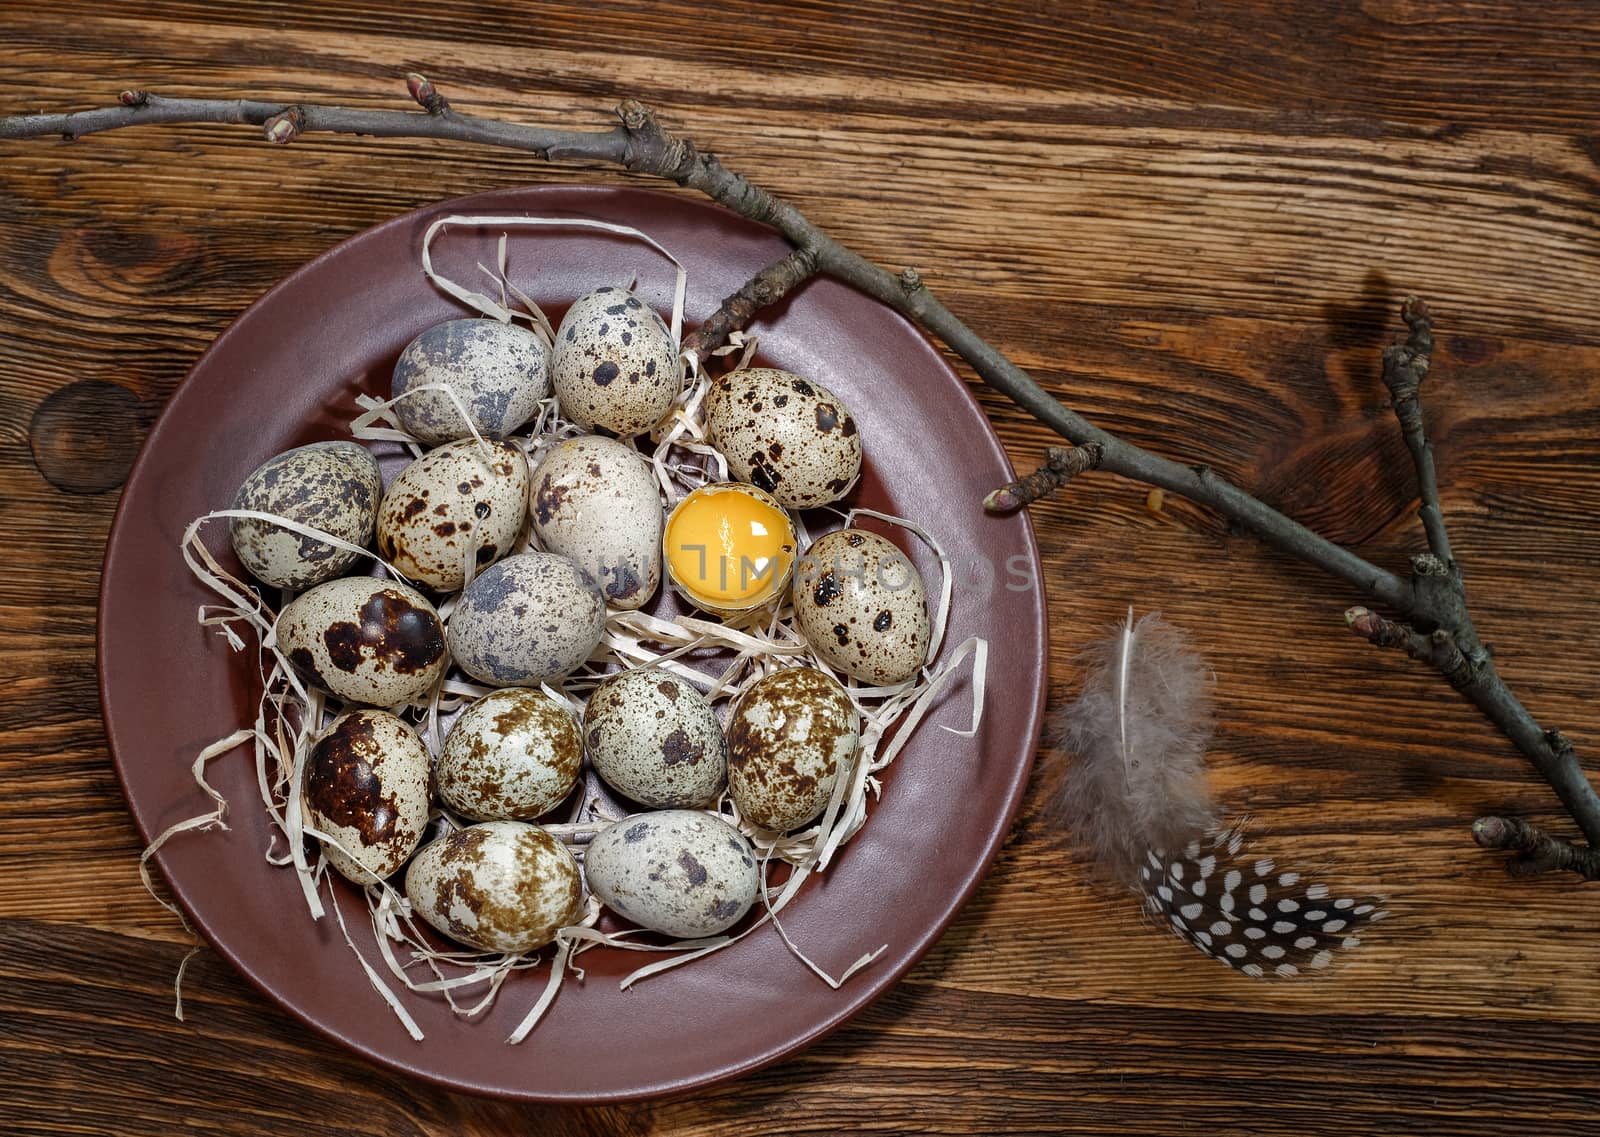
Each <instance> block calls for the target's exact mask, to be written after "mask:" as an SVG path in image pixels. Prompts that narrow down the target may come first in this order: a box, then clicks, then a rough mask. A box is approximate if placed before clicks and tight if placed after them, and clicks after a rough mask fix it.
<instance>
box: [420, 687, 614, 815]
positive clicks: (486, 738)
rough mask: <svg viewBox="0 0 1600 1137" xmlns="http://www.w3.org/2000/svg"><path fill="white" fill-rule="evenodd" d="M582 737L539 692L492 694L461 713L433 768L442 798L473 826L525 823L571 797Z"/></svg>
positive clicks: (565, 715)
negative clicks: (493, 822)
mask: <svg viewBox="0 0 1600 1137" xmlns="http://www.w3.org/2000/svg"><path fill="white" fill-rule="evenodd" d="M582 766H583V737H582V735H580V734H579V733H578V723H577V720H576V719H574V718H573V717H572V713H571V712H570V711H568V710H567V708H566V707H564V706H562V705H561V704H560V703H558V702H556V701H555V700H554V699H552V698H550V696H548V695H546V694H544V693H543V692H541V691H529V690H526V689H524V688H512V689H508V690H504V691H491V692H490V693H489V694H487V695H485V696H484V697H483V698H481V699H479V700H478V701H477V702H475V703H473V704H472V705H471V706H470V707H468V708H467V709H466V710H464V711H462V712H461V715H460V717H459V718H457V719H456V721H455V724H454V725H453V726H451V728H450V733H449V734H448V735H446V736H445V740H444V746H443V748H441V750H440V752H439V761H438V764H437V765H436V766H435V768H434V776H435V778H436V780H437V782H438V787H439V797H440V799H441V800H443V802H444V803H445V804H446V805H448V806H449V807H450V808H451V809H453V810H455V811H456V812H457V813H459V814H461V815H462V816H463V817H469V818H471V819H472V820H474V821H528V820H532V819H533V818H535V817H538V816H539V815H540V814H544V813H548V812H549V811H550V810H552V809H554V808H555V807H556V806H557V805H560V804H561V801H562V799H563V798H565V797H566V796H567V795H568V794H569V793H571V792H572V787H573V786H575V785H577V783H578V772H579V770H580V768H581V767H582Z"/></svg>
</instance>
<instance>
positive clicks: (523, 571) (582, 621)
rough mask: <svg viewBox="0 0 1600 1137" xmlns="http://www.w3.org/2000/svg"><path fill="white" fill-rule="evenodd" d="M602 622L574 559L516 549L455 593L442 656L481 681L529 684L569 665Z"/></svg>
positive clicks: (574, 665)
mask: <svg viewBox="0 0 1600 1137" xmlns="http://www.w3.org/2000/svg"><path fill="white" fill-rule="evenodd" d="M605 627H606V604H605V601H604V600H603V599H602V598H601V596H600V590H599V589H598V588H596V587H595V585H594V581H593V580H591V579H590V578H589V575H588V574H587V573H585V572H584V571H583V570H582V569H581V568H579V567H578V564H577V562H576V561H573V560H570V559H568V558H567V557H563V556H559V555H557V554H556V553H519V554H517V555H516V556H513V557H507V558H506V559H505V560H503V561H501V562H500V563H499V564H495V565H490V566H489V567H488V568H487V569H485V570H484V571H483V572H481V573H479V574H478V575H477V576H476V577H475V578H474V579H473V581H472V583H471V584H469V585H467V587H466V589H465V590H463V591H462V593H461V598H460V600H459V601H458V602H457V603H456V607H455V611H454V612H453V613H451V616H450V629H449V639H450V654H451V655H452V656H453V657H454V658H455V661H456V662H457V663H458V664H460V665H461V670H463V671H465V672H466V673H467V674H468V675H470V676H472V677H473V678H474V679H477V680H480V681H481V682H484V683H492V684H494V685H496V686H499V687H537V686H539V684H541V683H547V682H550V681H551V680H554V679H559V678H561V677H562V676H563V675H567V674H569V673H570V672H573V671H575V670H577V669H578V667H579V666H581V665H582V664H583V662H584V660H586V659H588V658H589V653H590V652H592V651H594V649H595V647H596V646H597V645H598V644H599V643H600V637H601V636H602V635H603V634H604V633H605Z"/></svg>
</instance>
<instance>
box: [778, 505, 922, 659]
mask: <svg viewBox="0 0 1600 1137" xmlns="http://www.w3.org/2000/svg"><path fill="white" fill-rule="evenodd" d="M791 595H792V598H793V601H794V618H795V623H796V624H797V625H799V628H800V631H801V633H802V634H803V635H804V636H805V637H806V642H807V643H809V644H810V645H811V649H812V650H813V651H815V652H816V653H817V655H818V656H819V657H820V658H821V659H822V660H823V662H825V663H827V664H828V666H830V667H833V668H836V669H838V670H839V671H842V672H844V673H845V674H846V675H849V676H851V677H852V678H855V679H859V680H860V681H861V682H863V683H868V684H871V685H873V686H889V685H891V684H895V683H903V682H905V681H906V680H907V679H910V678H911V677H912V676H914V675H916V673H917V672H918V671H919V670H921V668H922V665H923V664H924V663H926V662H927V659H928V644H929V623H928V598H927V590H926V589H925V588H924V586H923V583H922V575H921V574H920V573H919V572H917V566H916V565H914V564H912V563H911V560H910V558H908V557H907V556H906V555H905V554H904V553H903V552H901V551H900V550H899V549H898V548H896V547H895V545H894V543H893V542H891V541H889V540H888V539H887V538H884V537H880V536H879V535H878V534H876V533H872V532H869V531H868V530H865V529H840V530H838V531H837V532H833V533H829V534H827V535H826V536H824V537H819V538H817V540H816V541H815V542H813V543H812V546H811V548H810V549H808V550H807V551H806V554H805V556H803V557H801V558H800V561H799V563H798V564H796V565H795V575H794V584H793V589H792V593H791Z"/></svg>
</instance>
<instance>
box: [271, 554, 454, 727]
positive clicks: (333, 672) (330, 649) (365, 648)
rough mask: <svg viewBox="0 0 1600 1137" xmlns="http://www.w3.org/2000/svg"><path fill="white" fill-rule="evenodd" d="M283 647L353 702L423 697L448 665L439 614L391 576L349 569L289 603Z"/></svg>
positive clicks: (281, 619) (280, 633) (282, 624)
mask: <svg viewBox="0 0 1600 1137" xmlns="http://www.w3.org/2000/svg"><path fill="white" fill-rule="evenodd" d="M276 633H277V640H278V648H279V650H280V651H282V652H283V654H284V655H285V656H286V657H288V659H289V662H290V663H292V664H293V665H294V666H295V668H296V669H297V670H298V671H299V672H300V673H301V674H302V675H303V676H305V678H306V679H308V680H309V681H310V682H312V683H314V684H316V685H317V686H319V687H321V688H322V689H323V690H325V691H328V692H330V693H331V694H334V695H337V696H338V697H339V698H341V699H345V700H347V701H349V702H353V703H365V704H367V705H368V706H374V707H392V706H395V705H397V704H400V703H412V702H416V701H418V700H419V699H422V698H423V697H424V696H426V695H427V694H428V692H429V691H430V690H432V688H433V685H434V684H435V683H436V682H438V680H439V676H441V675H443V674H444V670H445V668H446V667H448V666H449V664H450V657H449V656H448V655H446V654H445V634H444V627H443V625H442V624H441V623H440V621H439V613H438V612H436V611H434V608H433V605H432V604H430V603H428V600H427V598H426V597H425V596H423V595H422V593H420V592H418V591H417V590H416V589H414V588H412V587H410V586H409V585H404V584H401V583H400V582H399V581H394V580H379V579H378V578H377V577H371V576H347V577H342V578H340V579H339V580H330V581H328V582H327V583H326V584H319V585H317V586H316V587H315V588H313V589H310V590H309V591H306V592H302V593H301V594H300V595H299V596H297V597H296V598H295V599H294V600H293V601H291V602H290V603H289V604H287V605H285V606H284V609H283V611H282V612H280V613H279V614H278V623H277V626H276Z"/></svg>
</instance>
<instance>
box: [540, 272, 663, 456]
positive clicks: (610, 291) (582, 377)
mask: <svg viewBox="0 0 1600 1137" xmlns="http://www.w3.org/2000/svg"><path fill="white" fill-rule="evenodd" d="M550 374H551V378H552V380H553V382H554V384H555V390H556V397H557V398H558V399H559V400H560V402H561V411H562V413H563V414H564V415H566V417H567V418H569V419H571V420H572V421H573V422H576V423H578V424H579V425H581V426H584V427H597V426H598V427H604V428H605V429H606V430H609V431H611V432H612V433H613V434H619V435H623V436H625V437H627V436H632V435H635V434H639V433H640V432H642V431H645V430H649V429H650V428H651V427H652V426H654V425H655V424H656V423H657V422H659V421H660V420H661V417H662V416H663V415H665V414H666V413H667V408H668V407H670V406H672V400H673V399H675V398H677V396H678V391H679V389H680V388H681V387H682V385H683V364H682V361H681V360H680V359H679V358H678V349H677V347H676V346H675V345H674V344H673V342H672V333H671V332H669V331H668V330H667V325H666V324H665V323H663V322H662V320H661V317H660V316H658V315H656V314H655V313H654V312H652V311H651V310H650V308H649V307H648V306H647V305H646V304H645V303H644V301H642V300H640V299H639V298H638V297H637V296H635V295H634V294H633V293H632V292H630V291H628V290H627V289H625V288H598V289H596V290H595V291H593V292H591V293H589V294H588V295H587V296H584V297H581V298H580V299H579V300H578V301H577V303H575V304H573V306H572V307H571V308H570V309H568V311H567V314H566V316H565V317H564V318H563V319H562V321H561V326H560V327H559V328H557V329H556V345H555V350H554V351H553V352H552V353H551V357H550Z"/></svg>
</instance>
